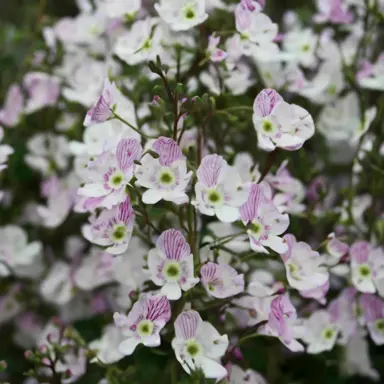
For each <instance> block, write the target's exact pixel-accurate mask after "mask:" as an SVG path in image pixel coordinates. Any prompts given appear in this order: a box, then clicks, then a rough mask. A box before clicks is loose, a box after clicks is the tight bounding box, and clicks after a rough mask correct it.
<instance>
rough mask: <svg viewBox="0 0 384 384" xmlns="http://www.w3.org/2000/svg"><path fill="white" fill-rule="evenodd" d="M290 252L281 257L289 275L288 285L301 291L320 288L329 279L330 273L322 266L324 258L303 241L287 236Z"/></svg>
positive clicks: (285, 238)
mask: <svg viewBox="0 0 384 384" xmlns="http://www.w3.org/2000/svg"><path fill="white" fill-rule="evenodd" d="M284 240H285V241H286V243H287V244H288V251H287V252H286V253H283V254H282V255H281V257H282V259H283V261H284V264H285V269H286V273H287V279H288V283H289V285H290V286H291V287H293V288H295V289H297V290H299V291H308V290H312V289H315V288H319V287H321V286H322V285H324V284H325V283H326V282H327V281H328V279H329V273H328V272H327V270H326V269H325V268H324V267H323V266H322V264H323V258H322V257H321V256H320V255H319V253H318V252H315V251H312V249H311V247H310V246H309V245H308V244H307V243H304V242H302V241H300V242H297V241H296V238H295V236H293V235H285V236H284Z"/></svg>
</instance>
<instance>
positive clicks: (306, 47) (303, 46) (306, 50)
mask: <svg viewBox="0 0 384 384" xmlns="http://www.w3.org/2000/svg"><path fill="white" fill-rule="evenodd" d="M310 49H311V46H310V45H309V44H304V45H302V46H301V50H302V51H303V52H308V51H309V50H310Z"/></svg>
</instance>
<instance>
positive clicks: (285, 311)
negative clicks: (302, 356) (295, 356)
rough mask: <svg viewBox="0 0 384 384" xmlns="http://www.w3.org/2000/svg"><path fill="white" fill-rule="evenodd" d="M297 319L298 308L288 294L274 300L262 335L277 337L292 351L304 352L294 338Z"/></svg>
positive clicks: (262, 328) (262, 329)
mask: <svg viewBox="0 0 384 384" xmlns="http://www.w3.org/2000/svg"><path fill="white" fill-rule="evenodd" d="M296 319H297V315H296V308H295V307H294V306H293V305H292V303H291V301H290V299H289V297H288V295H287V294H284V295H279V296H277V297H276V298H275V299H273V301H272V303H271V309H270V312H269V316H268V323H267V324H266V325H264V326H262V327H261V330H260V333H262V334H266V335H269V336H275V337H278V338H279V339H280V341H281V342H282V343H283V344H284V345H285V346H286V347H287V348H289V349H290V350H291V351H293V352H298V351H303V350H304V347H303V346H302V344H300V343H299V342H298V341H297V340H296V339H295V338H294V324H295V321H296Z"/></svg>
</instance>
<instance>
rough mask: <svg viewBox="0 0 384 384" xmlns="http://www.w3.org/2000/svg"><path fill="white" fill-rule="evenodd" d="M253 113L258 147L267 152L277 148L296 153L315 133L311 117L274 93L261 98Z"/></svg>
mask: <svg viewBox="0 0 384 384" xmlns="http://www.w3.org/2000/svg"><path fill="white" fill-rule="evenodd" d="M253 111H254V112H253V124H254V126H255V129H256V132H257V137H258V140H259V142H258V145H259V147H260V148H262V149H264V150H265V151H273V150H274V149H275V148H276V147H279V148H283V149H286V150H288V151H295V150H297V149H300V148H301V147H302V146H303V144H304V142H305V141H306V140H308V139H309V138H311V137H312V136H313V134H314V132H315V126H314V123H313V119H312V117H311V115H310V114H309V113H308V112H307V111H306V110H305V109H304V108H302V107H299V106H298V105H295V104H288V103H286V102H285V101H284V100H283V98H282V97H281V96H280V95H279V94H278V93H277V92H276V91H275V90H273V89H264V90H262V91H261V92H260V93H259V94H258V95H257V97H256V99H255V102H254V104H253Z"/></svg>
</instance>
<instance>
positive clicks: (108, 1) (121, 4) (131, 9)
mask: <svg viewBox="0 0 384 384" xmlns="http://www.w3.org/2000/svg"><path fill="white" fill-rule="evenodd" d="M104 4H105V11H106V13H107V15H108V16H109V17H111V18H121V17H123V16H126V15H129V16H133V15H134V14H135V13H136V12H138V11H140V9H141V0H104Z"/></svg>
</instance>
